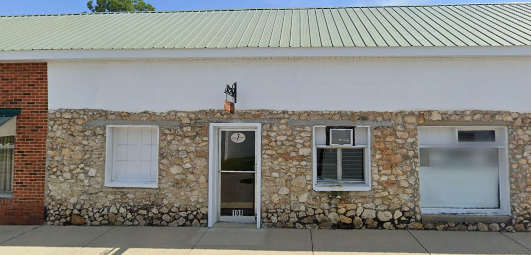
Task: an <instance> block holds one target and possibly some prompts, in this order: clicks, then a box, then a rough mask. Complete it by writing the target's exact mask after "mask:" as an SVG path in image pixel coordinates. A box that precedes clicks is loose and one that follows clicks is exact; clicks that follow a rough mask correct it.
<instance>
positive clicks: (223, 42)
mask: <svg viewBox="0 0 531 255" xmlns="http://www.w3.org/2000/svg"><path fill="white" fill-rule="evenodd" d="M235 13H236V17H234V22H232V24H228V26H226V27H224V28H222V29H220V34H219V35H218V36H217V37H215V38H212V39H211V40H210V42H209V43H208V46H207V48H226V47H227V45H229V43H230V41H231V40H232V39H233V37H234V35H235V34H236V32H237V31H239V29H240V28H241V27H243V26H245V25H244V24H243V21H244V20H245V19H246V18H247V17H248V16H249V15H252V13H249V12H235Z"/></svg>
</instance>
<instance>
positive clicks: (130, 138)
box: [106, 127, 158, 187]
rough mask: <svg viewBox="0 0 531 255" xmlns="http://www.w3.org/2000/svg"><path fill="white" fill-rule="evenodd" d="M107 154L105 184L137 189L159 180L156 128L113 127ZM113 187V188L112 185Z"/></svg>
mask: <svg viewBox="0 0 531 255" xmlns="http://www.w3.org/2000/svg"><path fill="white" fill-rule="evenodd" d="M109 134H110V139H111V140H112V142H111V143H108V144H112V148H110V152H112V155H108V159H109V160H110V161H111V162H108V165H107V167H108V168H110V169H108V171H107V174H108V175H110V178H106V179H107V184H110V186H115V185H117V184H118V185H120V186H132V187H135V186H138V184H139V183H140V184H150V183H151V184H155V183H156V182H157V177H158V129H157V128H156V127H112V128H110V132H109ZM113 184H114V185H113Z"/></svg>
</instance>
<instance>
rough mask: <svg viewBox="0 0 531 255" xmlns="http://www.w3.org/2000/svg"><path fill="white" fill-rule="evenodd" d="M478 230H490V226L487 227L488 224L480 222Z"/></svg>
mask: <svg viewBox="0 0 531 255" xmlns="http://www.w3.org/2000/svg"><path fill="white" fill-rule="evenodd" d="M478 230H479V231H481V232H488V231H489V227H487V225H485V224H483V223H481V222H479V223H478Z"/></svg>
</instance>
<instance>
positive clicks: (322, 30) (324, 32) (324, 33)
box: [315, 9, 332, 47]
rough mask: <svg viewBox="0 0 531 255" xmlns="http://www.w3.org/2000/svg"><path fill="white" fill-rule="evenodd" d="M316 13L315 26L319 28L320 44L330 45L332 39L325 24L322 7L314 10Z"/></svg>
mask: <svg viewBox="0 0 531 255" xmlns="http://www.w3.org/2000/svg"><path fill="white" fill-rule="evenodd" d="M315 12H316V15H317V28H318V29H319V37H320V38H321V45H322V46H323V47H331V46H332V39H331V38H330V32H328V27H327V25H326V19H325V17H324V14H323V10H322V9H317V10H315Z"/></svg>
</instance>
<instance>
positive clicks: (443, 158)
mask: <svg viewBox="0 0 531 255" xmlns="http://www.w3.org/2000/svg"><path fill="white" fill-rule="evenodd" d="M420 166H423V167H453V168H460V167H483V166H495V167H497V166H498V149H495V148H474V149H455V148H452V149H446V148H430V149H427V148H423V149H420Z"/></svg>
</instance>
